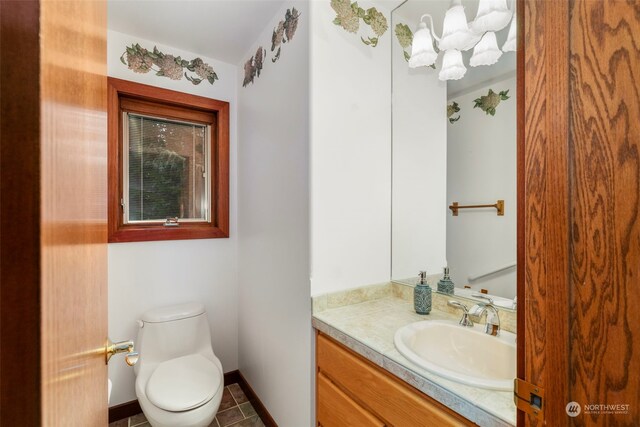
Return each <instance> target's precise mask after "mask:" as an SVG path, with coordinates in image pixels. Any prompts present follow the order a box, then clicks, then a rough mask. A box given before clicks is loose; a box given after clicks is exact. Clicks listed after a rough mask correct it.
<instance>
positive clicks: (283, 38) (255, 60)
mask: <svg viewBox="0 0 640 427" xmlns="http://www.w3.org/2000/svg"><path fill="white" fill-rule="evenodd" d="M299 18H300V12H299V11H298V10H297V9H296V8H295V7H293V8H291V9H287V11H286V13H285V15H284V19H283V20H281V21H280V22H278V25H276V27H275V28H274V29H273V33H272V35H271V52H272V53H273V52H275V53H274V54H273V56H272V57H271V63H276V62H278V61H279V60H280V54H281V53H282V46H283V45H284V44H285V43H291V40H292V39H293V37H294V36H295V34H296V30H297V29H298V20H299ZM266 57H267V50H266V49H265V48H263V47H262V46H260V47H258V50H257V51H256V53H255V54H254V55H253V56H252V57H251V58H249V59H248V60H247V61H246V62H245V63H244V80H243V81H242V87H247V86H248V85H249V84H254V83H255V79H256V78H257V77H260V73H261V71H262V68H263V67H264V62H265V58H266Z"/></svg>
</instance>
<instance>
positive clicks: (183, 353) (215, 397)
mask: <svg viewBox="0 0 640 427" xmlns="http://www.w3.org/2000/svg"><path fill="white" fill-rule="evenodd" d="M136 345H137V349H138V352H139V353H140V359H139V360H138V363H137V364H136V365H135V373H136V395H137V396H138V402H139V403H140V406H141V407H142V412H144V415H145V416H146V417H147V420H148V421H149V423H150V424H151V425H152V426H153V427H206V426H208V425H209V424H210V423H211V422H212V421H213V418H214V417H215V415H216V412H217V411H218V407H219V406H220V401H221V400H222V392H223V390H224V384H223V372H222V364H221V363H220V360H218V358H217V357H216V356H215V354H213V350H212V348H211V334H210V332H209V321H208V320H207V314H206V313H205V310H204V305H202V304H198V303H188V304H181V305H175V306H171V307H162V308H157V309H154V310H150V311H148V312H146V313H145V314H144V315H143V316H142V320H141V321H140V330H139V332H138V339H137V341H136Z"/></svg>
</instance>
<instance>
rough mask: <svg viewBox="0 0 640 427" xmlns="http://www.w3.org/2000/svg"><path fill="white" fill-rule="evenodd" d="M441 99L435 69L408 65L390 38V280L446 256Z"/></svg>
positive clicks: (437, 266) (433, 270) (436, 264)
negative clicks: (391, 122) (391, 188)
mask: <svg viewBox="0 0 640 427" xmlns="http://www.w3.org/2000/svg"><path fill="white" fill-rule="evenodd" d="M394 15H395V14H394ZM396 22H402V23H407V22H412V21H411V20H409V19H405V18H402V17H400V18H399V19H398V20H397V21H396ZM396 22H394V25H395V23H396ZM446 104H447V85H446V83H445V82H441V81H440V80H439V79H438V70H433V69H431V68H428V67H421V68H419V69H411V68H409V66H408V64H407V61H406V60H405V59H404V54H403V52H402V48H401V47H400V45H399V44H398V43H397V40H395V39H394V40H393V202H392V206H393V213H392V221H393V223H392V245H393V246H392V250H391V253H392V257H393V258H392V264H391V268H392V274H391V277H392V278H393V279H396V280H401V279H407V278H410V277H415V276H417V275H418V271H420V270H426V271H427V273H428V274H438V273H441V272H442V267H443V266H445V265H446V262H447V261H446V243H447V242H446V239H447V235H446V224H447V191H446V188H447V114H446Z"/></svg>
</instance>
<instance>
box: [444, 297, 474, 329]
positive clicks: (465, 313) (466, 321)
mask: <svg viewBox="0 0 640 427" xmlns="http://www.w3.org/2000/svg"><path fill="white" fill-rule="evenodd" d="M448 304H449V305H450V306H451V307H455V308H460V309H462V318H461V319H460V321H459V322H458V323H459V324H460V326H467V327H472V326H473V322H472V321H471V319H470V318H469V310H468V309H467V306H466V305H464V304H461V303H459V302H458V301H454V300H450V301H449V302H448Z"/></svg>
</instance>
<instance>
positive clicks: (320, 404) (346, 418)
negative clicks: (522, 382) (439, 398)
mask: <svg viewBox="0 0 640 427" xmlns="http://www.w3.org/2000/svg"><path fill="white" fill-rule="evenodd" d="M316 364H317V373H316V404H317V408H316V409H317V411H316V414H317V425H318V426H322V427H345V426H354V427H355V426H357V427H360V426H362V427H368V426H397V427H414V426H415V427H422V426H424V427H429V426H434V427H441V426H473V425H475V424H473V423H472V422H471V421H469V420H467V419H466V418H464V417H462V416H461V415H459V414H457V413H455V412H453V411H452V410H450V409H449V408H447V407H446V406H444V405H442V404H441V403H439V402H436V401H435V400H434V399H432V398H430V397H429V396H427V395H425V394H424V393H422V392H420V391H419V390H417V389H415V388H413V387H411V386H409V385H408V384H406V383H405V382H403V381H401V380H399V379H398V378H396V377H394V376H393V375H391V374H389V373H388V372H386V371H385V370H383V369H382V368H380V367H378V366H376V365H374V364H373V363H371V362H369V361H368V360H365V359H364V358H362V357H361V356H359V355H357V354H356V353H354V352H353V351H351V350H349V349H347V348H346V347H344V346H343V345H342V344H340V343H338V342H336V341H335V340H333V339H331V338H330V337H328V336H326V335H324V334H322V333H320V332H317V334H316Z"/></svg>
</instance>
